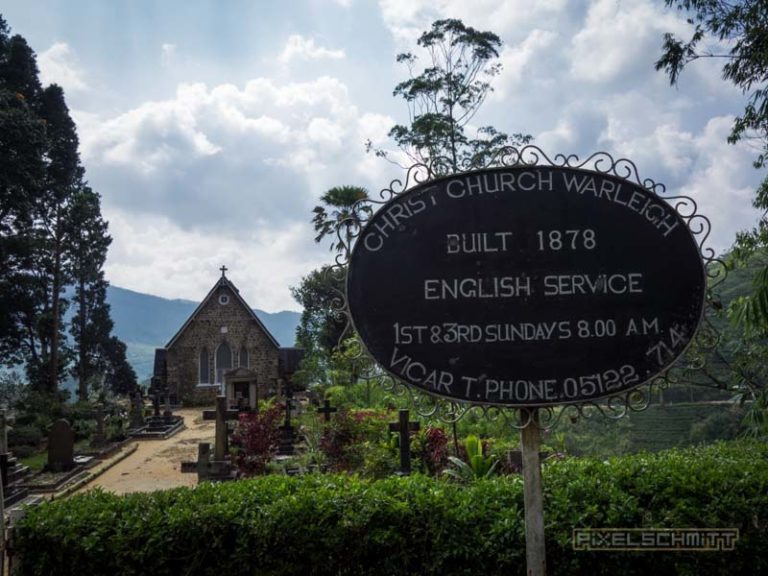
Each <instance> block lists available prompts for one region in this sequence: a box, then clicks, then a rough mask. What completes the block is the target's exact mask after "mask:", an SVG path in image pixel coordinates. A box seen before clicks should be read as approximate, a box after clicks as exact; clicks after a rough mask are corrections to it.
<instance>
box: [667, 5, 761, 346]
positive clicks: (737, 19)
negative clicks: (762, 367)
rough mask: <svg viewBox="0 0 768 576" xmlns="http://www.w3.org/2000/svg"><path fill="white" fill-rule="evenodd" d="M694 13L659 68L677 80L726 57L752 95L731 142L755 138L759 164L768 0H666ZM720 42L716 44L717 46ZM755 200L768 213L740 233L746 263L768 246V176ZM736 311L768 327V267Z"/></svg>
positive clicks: (749, 322)
mask: <svg viewBox="0 0 768 576" xmlns="http://www.w3.org/2000/svg"><path fill="white" fill-rule="evenodd" d="M665 1H666V4H667V6H674V7H677V8H678V9H679V10H683V11H685V12H686V14H687V15H688V21H689V22H690V23H691V24H693V25H694V29H693V33H692V34H691V36H690V38H687V39H680V38H677V37H675V36H674V35H673V34H666V35H665V36H664V43H663V48H662V55H661V57H660V58H659V60H658V61H657V62H656V69H657V70H663V71H664V72H666V73H667V75H668V76H669V80H670V82H671V83H672V84H673V85H675V84H677V83H678V82H679V81H680V75H681V73H682V72H683V70H684V69H685V68H686V67H687V66H688V65H689V64H691V63H692V62H695V61H697V60H701V59H718V60H722V61H723V66H722V75H723V79H724V80H725V81H727V82H730V83H732V84H733V85H734V86H736V87H737V88H739V89H740V90H741V91H742V92H743V93H744V94H745V95H746V96H747V104H746V106H745V107H744V111H743V112H742V113H741V115H739V116H738V117H737V118H736V119H735V120H734V123H733V126H732V128H731V134H730V135H729V137H728V141H729V142H730V143H732V144H733V143H736V142H739V141H741V140H745V139H747V140H749V141H750V142H752V143H757V144H758V145H759V147H760V151H759V153H758V155H757V157H756V159H755V167H756V168H765V166H766V161H767V160H768V4H766V2H765V0H741V1H739V2H723V1H721V0H665ZM713 45H714V47H713ZM753 204H754V206H755V207H756V208H758V209H760V210H761V211H762V213H763V216H762V218H761V219H760V221H759V223H758V225H757V226H756V227H755V228H754V229H753V230H751V231H749V232H744V233H741V234H739V235H738V237H737V241H736V245H735V249H734V251H733V253H732V256H733V260H734V262H735V263H737V264H745V263H746V262H747V260H749V258H750V257H751V256H752V255H753V254H754V253H755V251H756V250H758V249H760V248H763V247H766V246H768V220H766V213H768V179H764V180H763V182H762V184H761V185H760V187H759V188H758V189H757V191H756V194H755V198H754V200H753ZM732 312H733V313H734V317H735V318H736V319H737V320H739V321H741V322H742V323H743V324H744V325H745V326H746V327H747V328H749V329H752V330H757V331H760V332H763V333H766V332H768V267H763V268H762V269H761V270H760V271H758V273H757V274H756V276H755V286H754V291H753V293H752V294H751V295H750V296H748V297H746V298H742V299H740V300H739V301H738V302H736V303H734V304H733V306H732Z"/></svg>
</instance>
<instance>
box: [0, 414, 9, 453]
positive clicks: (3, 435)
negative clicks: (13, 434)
mask: <svg viewBox="0 0 768 576" xmlns="http://www.w3.org/2000/svg"><path fill="white" fill-rule="evenodd" d="M7 452H8V417H7V412H6V411H5V410H0V454H6V453H7Z"/></svg>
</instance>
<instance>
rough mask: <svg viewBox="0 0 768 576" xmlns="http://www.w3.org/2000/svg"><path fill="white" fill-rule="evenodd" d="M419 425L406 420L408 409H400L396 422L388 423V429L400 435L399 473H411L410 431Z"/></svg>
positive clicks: (415, 429) (414, 430) (416, 429)
mask: <svg viewBox="0 0 768 576" xmlns="http://www.w3.org/2000/svg"><path fill="white" fill-rule="evenodd" d="M420 427H421V426H420V425H419V423H418V422H409V421H408V410H400V411H399V412H398V420H397V422H391V423H390V424H389V431H390V432H396V433H397V434H399V436H400V474H403V475H408V474H410V473H411V432H416V431H418V430H419V428H420Z"/></svg>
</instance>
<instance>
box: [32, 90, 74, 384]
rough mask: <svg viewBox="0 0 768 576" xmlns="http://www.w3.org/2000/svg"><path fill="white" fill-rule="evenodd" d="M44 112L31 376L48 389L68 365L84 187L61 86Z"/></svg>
mask: <svg viewBox="0 0 768 576" xmlns="http://www.w3.org/2000/svg"><path fill="white" fill-rule="evenodd" d="M40 116H41V117H42V118H43V119H44V120H45V122H46V150H45V154H44V159H45V179H44V182H43V191H42V194H41V197H40V202H39V203H38V205H37V210H36V214H35V215H36V221H37V225H36V232H37V235H36V239H37V263H36V264H37V266H36V269H37V271H38V280H39V282H40V284H39V287H38V288H39V290H40V292H41V295H42V296H43V298H42V299H41V301H40V303H39V308H38V313H39V316H38V321H37V326H36V332H37V338H38V345H39V348H40V355H39V357H38V366H35V367H34V370H33V371H32V373H31V375H33V376H34V377H35V379H37V380H36V381H33V384H36V385H38V386H39V387H40V388H41V389H42V390H44V391H46V392H56V391H57V390H58V382H59V378H60V376H61V375H62V374H63V372H64V369H65V367H66V364H67V361H68V358H67V354H68V353H69V350H68V348H67V346H66V340H65V339H64V336H63V332H64V326H63V316H64V312H65V311H66V307H67V304H68V303H67V301H66V299H65V298H64V296H63V294H64V288H65V287H66V286H67V285H68V284H69V283H70V281H71V258H70V252H69V242H70V241H71V237H70V232H71V231H72V227H71V226H70V225H69V222H68V217H69V215H70V210H69V207H70V204H71V202H72V199H73V197H74V195H75V194H76V193H77V192H78V191H79V190H81V189H82V188H83V186H84V183H83V174H84V171H83V168H82V166H81V165H80V156H79V153H78V150H77V149H78V139H77V133H76V130H75V123H74V122H73V121H72V118H71V117H70V115H69V109H68V108H67V105H66V103H65V101H64V92H63V90H62V89H61V88H60V87H59V86H57V85H55V84H54V85H51V86H48V87H47V88H45V89H44V90H43V92H42V95H41V103H40Z"/></svg>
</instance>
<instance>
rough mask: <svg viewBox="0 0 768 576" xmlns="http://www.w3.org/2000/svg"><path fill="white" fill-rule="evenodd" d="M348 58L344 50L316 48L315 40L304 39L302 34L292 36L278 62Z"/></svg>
mask: <svg viewBox="0 0 768 576" xmlns="http://www.w3.org/2000/svg"><path fill="white" fill-rule="evenodd" d="M344 58H346V54H345V53H344V50H331V49H328V48H324V47H322V46H316V45H315V40H314V39H313V38H304V37H303V36H301V35H300V34H292V35H291V36H289V37H288V42H286V44H285V48H283V52H282V53H281V54H280V56H278V60H279V61H280V62H283V63H286V64H287V63H289V62H291V61H292V60H323V59H326V60H343V59H344Z"/></svg>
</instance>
